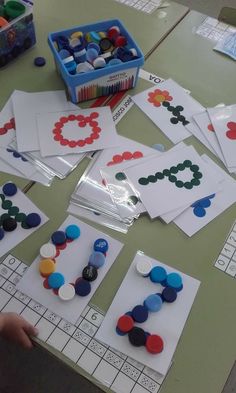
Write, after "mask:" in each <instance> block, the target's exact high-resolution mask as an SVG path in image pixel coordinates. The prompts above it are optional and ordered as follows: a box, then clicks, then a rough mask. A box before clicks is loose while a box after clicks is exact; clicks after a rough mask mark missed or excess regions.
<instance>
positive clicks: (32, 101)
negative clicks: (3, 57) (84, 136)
mask: <svg viewBox="0 0 236 393" xmlns="http://www.w3.org/2000/svg"><path fill="white" fill-rule="evenodd" d="M12 102H13V110H14V116H15V126H16V138H17V150H18V151H19V152H26V151H34V150H39V142H38V134H37V124H36V113H42V112H50V111H63V110H69V109H72V104H71V103H70V102H69V101H67V98H66V94H65V91H64V90H58V91H42V92H37V93H26V92H24V91H17V92H16V94H14V96H13V98H12ZM73 108H75V106H74V105H73Z"/></svg>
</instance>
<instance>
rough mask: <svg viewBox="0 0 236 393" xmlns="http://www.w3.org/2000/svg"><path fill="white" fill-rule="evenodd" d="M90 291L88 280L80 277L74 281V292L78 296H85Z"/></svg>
mask: <svg viewBox="0 0 236 393" xmlns="http://www.w3.org/2000/svg"><path fill="white" fill-rule="evenodd" d="M90 292H91V284H90V282H89V281H86V280H84V279H83V278H81V279H80V280H77V281H76V283H75V293H76V294H77V295H79V296H87V295H88V294H89V293H90Z"/></svg>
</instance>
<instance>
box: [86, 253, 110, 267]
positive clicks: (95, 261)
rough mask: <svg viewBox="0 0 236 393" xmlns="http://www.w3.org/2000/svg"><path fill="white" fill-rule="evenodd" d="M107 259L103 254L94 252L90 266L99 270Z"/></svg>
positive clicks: (90, 259) (90, 258)
mask: <svg viewBox="0 0 236 393" xmlns="http://www.w3.org/2000/svg"><path fill="white" fill-rule="evenodd" d="M105 260H106V257H105V255H104V254H103V253H102V252H99V251H93V253H92V254H91V255H90V257H89V265H91V266H94V267H96V268H97V269H99V268H100V267H102V266H103V265H104V263H105Z"/></svg>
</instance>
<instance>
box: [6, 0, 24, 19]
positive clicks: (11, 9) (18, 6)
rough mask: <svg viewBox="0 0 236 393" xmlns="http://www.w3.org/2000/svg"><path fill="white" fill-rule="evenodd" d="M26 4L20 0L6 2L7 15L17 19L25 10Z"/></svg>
mask: <svg viewBox="0 0 236 393" xmlns="http://www.w3.org/2000/svg"><path fill="white" fill-rule="evenodd" d="M25 9H26V8H25V6H24V4H22V3H20V2H19V1H15V0H9V1H7V2H6V4H5V8H4V10H5V15H6V16H8V18H10V19H15V18H17V17H18V16H20V15H23V14H24V12H25Z"/></svg>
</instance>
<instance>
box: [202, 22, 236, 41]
mask: <svg viewBox="0 0 236 393" xmlns="http://www.w3.org/2000/svg"><path fill="white" fill-rule="evenodd" d="M233 32H236V27H233V26H231V25H228V24H226V23H223V22H219V21H218V19H215V18H210V17H207V18H206V19H204V21H203V22H202V23H201V24H200V26H198V28H197V30H196V34H198V35H201V36H202V37H205V38H208V39H209V40H212V41H216V42H218V41H220V40H221V39H222V38H223V36H224V35H225V33H233Z"/></svg>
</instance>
